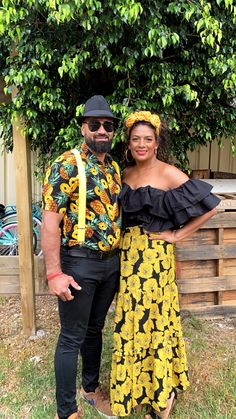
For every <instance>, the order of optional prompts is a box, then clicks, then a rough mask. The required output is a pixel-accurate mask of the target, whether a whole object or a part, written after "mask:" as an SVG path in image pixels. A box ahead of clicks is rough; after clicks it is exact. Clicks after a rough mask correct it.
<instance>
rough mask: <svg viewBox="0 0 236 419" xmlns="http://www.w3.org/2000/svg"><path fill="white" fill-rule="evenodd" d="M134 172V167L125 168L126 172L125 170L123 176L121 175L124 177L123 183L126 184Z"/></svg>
mask: <svg viewBox="0 0 236 419" xmlns="http://www.w3.org/2000/svg"><path fill="white" fill-rule="evenodd" d="M132 171H133V167H132V166H130V167H125V168H124V170H123V172H122V175H121V177H122V181H123V182H125V181H126V179H127V178H128V177H129V176H130V174H131V173H132Z"/></svg>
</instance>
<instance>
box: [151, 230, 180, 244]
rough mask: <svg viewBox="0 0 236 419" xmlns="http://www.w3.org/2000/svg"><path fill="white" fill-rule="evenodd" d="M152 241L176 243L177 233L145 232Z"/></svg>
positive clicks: (166, 231)
mask: <svg viewBox="0 0 236 419" xmlns="http://www.w3.org/2000/svg"><path fill="white" fill-rule="evenodd" d="M145 233H146V234H147V235H148V237H149V239H151V240H164V241H166V242H169V243H175V241H176V236H175V231H172V230H164V231H145Z"/></svg>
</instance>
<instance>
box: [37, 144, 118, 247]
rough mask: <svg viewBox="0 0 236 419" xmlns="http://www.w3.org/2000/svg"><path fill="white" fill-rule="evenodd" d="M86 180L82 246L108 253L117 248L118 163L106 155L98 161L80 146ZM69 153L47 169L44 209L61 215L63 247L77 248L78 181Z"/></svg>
mask: <svg viewBox="0 0 236 419" xmlns="http://www.w3.org/2000/svg"><path fill="white" fill-rule="evenodd" d="M79 151H80V155H81V158H82V161H83V163H84V166H85V173H86V177H87V193H86V233H85V243H84V245H83V246H85V247H87V248H89V249H91V250H98V251H110V250H112V249H114V248H116V247H118V245H119V240H120V228H121V217H120V209H119V205H118V196H119V193H120V190H121V179H120V171H119V166H118V164H117V163H116V162H115V161H114V160H113V159H112V158H111V156H110V155H106V158H105V162H104V163H102V162H101V161H100V160H98V159H97V157H96V156H95V154H93V153H92V152H91V151H90V150H89V149H88V147H87V145H86V144H85V143H83V144H82V146H81V147H79ZM77 175H78V169H77V164H76V159H75V156H74V154H73V153H72V151H67V152H65V153H63V154H62V155H61V156H60V157H58V158H57V159H56V160H55V161H54V162H53V164H52V165H51V167H50V168H49V169H48V170H47V173H46V176H45V180H44V188H43V205H42V206H43V209H44V210H46V211H53V212H57V213H60V214H63V219H62V222H61V225H60V229H61V238H62V245H64V246H69V247H71V246H75V245H78V242H77V234H78V203H79V179H78V177H77Z"/></svg>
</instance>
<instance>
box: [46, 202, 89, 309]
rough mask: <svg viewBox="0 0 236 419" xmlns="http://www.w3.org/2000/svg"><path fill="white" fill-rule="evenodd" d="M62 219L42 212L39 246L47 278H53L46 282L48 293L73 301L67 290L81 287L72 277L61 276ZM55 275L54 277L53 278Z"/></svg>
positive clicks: (51, 213)
mask: <svg viewBox="0 0 236 419" xmlns="http://www.w3.org/2000/svg"><path fill="white" fill-rule="evenodd" d="M62 218H63V215H62V214H58V213H54V212H52V211H44V210H43V216H42V226H41V245H42V249H43V255H44V260H45V264H46V273H47V277H49V278H50V276H53V278H52V279H49V280H48V287H49V290H50V293H51V294H53V295H57V296H58V297H60V298H61V299H62V300H63V301H69V300H73V298H74V297H73V296H72V295H71V292H70V290H69V288H68V287H69V286H70V285H71V286H72V287H74V288H75V289H76V290H78V291H79V290H80V289H81V287H80V286H79V285H78V284H77V283H76V282H75V281H74V279H73V277H72V276H69V275H66V274H63V272H62V271H61V263H60V247H61V237H60V230H59V225H60V222H61V220H62ZM54 275H55V276H54Z"/></svg>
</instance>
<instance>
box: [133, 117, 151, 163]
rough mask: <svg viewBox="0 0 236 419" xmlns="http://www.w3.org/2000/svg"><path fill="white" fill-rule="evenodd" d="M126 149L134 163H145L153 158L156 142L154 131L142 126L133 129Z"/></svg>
mask: <svg viewBox="0 0 236 419" xmlns="http://www.w3.org/2000/svg"><path fill="white" fill-rule="evenodd" d="M128 148H129V150H130V151H131V154H132V156H133V158H134V159H135V160H136V161H140V162H141V161H146V160H148V159H151V158H153V157H155V155H156V150H157V142H156V137H155V132H154V129H153V128H152V127H149V126H147V125H142V124H140V125H138V126H136V127H135V128H133V129H132V131H131V135H130V139H129V145H128Z"/></svg>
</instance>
